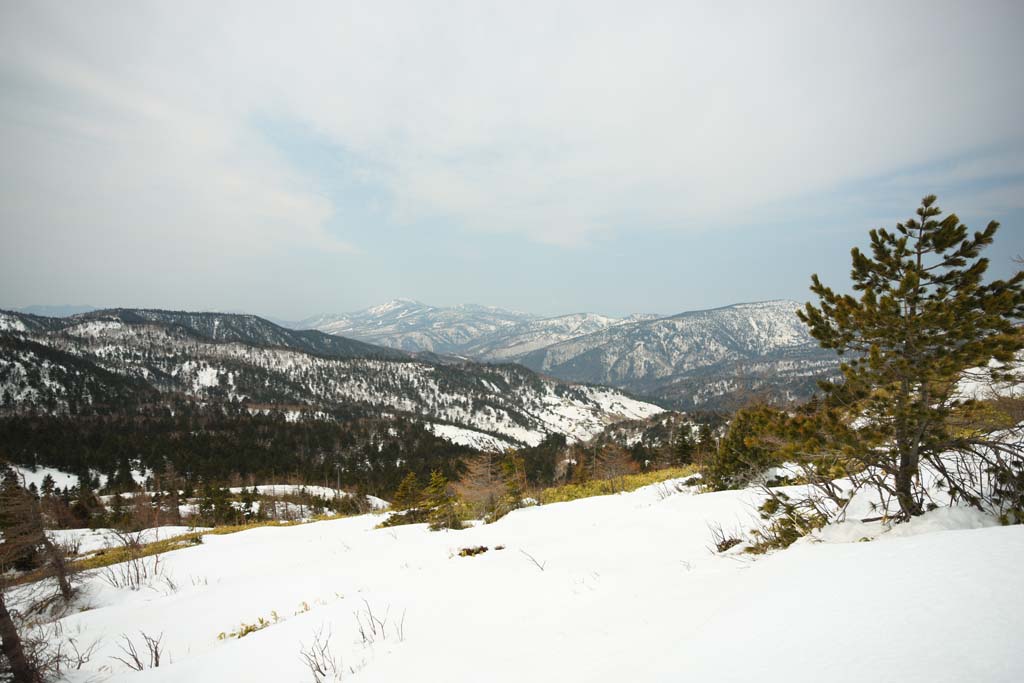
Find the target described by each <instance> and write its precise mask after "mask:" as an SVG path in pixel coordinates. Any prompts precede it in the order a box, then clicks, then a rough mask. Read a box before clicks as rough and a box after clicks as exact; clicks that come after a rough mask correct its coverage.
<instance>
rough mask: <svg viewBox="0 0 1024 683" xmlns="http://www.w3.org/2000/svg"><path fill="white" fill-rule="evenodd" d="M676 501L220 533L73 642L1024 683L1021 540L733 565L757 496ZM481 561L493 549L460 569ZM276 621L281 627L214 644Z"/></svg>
mask: <svg viewBox="0 0 1024 683" xmlns="http://www.w3.org/2000/svg"><path fill="white" fill-rule="evenodd" d="M666 490H667V489H666V487H659V486H651V487H645V488H643V489H639V490H638V491H635V492H633V493H629V494H620V495H616V496H603V497H597V498H589V499H584V500H578V501H573V502H571V503H560V504H552V505H545V506H540V507H532V508H526V509H523V510H518V511H515V512H513V513H512V514H510V515H508V516H507V517H505V518H503V519H501V520H499V521H498V522H497V523H495V524H491V525H486V526H484V525H478V526H475V527H474V528H472V529H468V530H465V531H460V532H434V533H432V532H429V531H427V530H426V529H425V527H424V526H422V525H417V526H408V527H396V528H391V529H375V528H374V527H375V525H376V524H377V523H378V522H379V521H380V519H381V518H380V517H379V516H373V515H369V516H362V517H355V518H349V519H342V520H336V521H328V522H320V523H316V524H309V525H302V526H293V527H287V528H273V527H262V528H258V529H254V530H251V531H245V532H242V533H237V534H231V535H226V536H212V535H208V536H206V537H205V539H204V540H205V542H204V543H203V545H201V546H197V547H194V548H188V549H186V550H181V551H177V552H173V553H168V554H166V555H164V556H163V557H162V558H161V563H162V564H163V565H164V567H165V569H166V571H167V572H168V573H169V574H170V575H172V576H173V579H174V582H175V584H176V585H177V586H178V589H177V590H176V591H173V590H169V589H167V588H166V587H163V588H160V587H155V588H154V589H151V590H150V589H144V590H141V591H138V592H132V591H127V590H116V589H113V588H111V587H110V586H108V585H106V584H104V583H103V582H102V581H100V580H98V579H92V580H91V581H90V582H89V583H88V585H87V587H86V592H85V597H84V602H85V603H86V604H87V605H89V606H91V609H89V610H87V611H83V612H80V613H76V614H73V615H71V616H68V617H67V618H65V619H64V623H63V626H64V631H65V633H75V634H80V636H79V637H81V638H84V639H86V640H91V639H96V638H98V639H100V645H99V647H98V649H97V655H96V656H95V657H94V658H93V662H92V663H91V664H90V665H89V667H91V669H92V670H91V671H82V672H77V673H76V674H75V677H74V678H73V679H72V680H76V681H85V680H95V677H96V674H97V673H100V674H101V676H102V675H105V674H103V673H102V672H99V671H98V668H99V667H101V666H105V667H109V668H110V672H109V675H110V678H109V680H112V681H135V680H139V681H222V680H245V681H308V680H312V677H311V676H310V674H309V671H308V669H306V668H305V666H304V665H303V663H302V661H301V659H300V656H299V652H300V649H301V648H302V647H303V645H306V646H308V645H309V644H310V643H311V642H312V639H313V634H314V632H315V631H316V630H317V629H320V628H322V627H326V628H329V629H330V631H331V633H332V637H331V641H330V642H331V649H332V652H333V654H334V655H335V657H336V658H337V659H338V660H340V662H341V663H342V666H343V668H344V670H345V680H350V679H351V680H357V681H377V682H384V681H396V680H409V679H412V678H415V679H417V680H425V681H479V680H486V681H509V682H511V681H515V682H516V683H520V682H521V681H522V680H558V681H627V680H652V681H669V680H672V681H677V680H699V681H749V680H758V681H786V682H787V683H791V682H793V681H819V680H822V679H828V680H830V681H897V680H898V681H952V680H978V681H1016V680H1022V679H1024V652H1022V650H1021V648H1020V647H1019V643H1018V642H1017V638H1016V636H1015V633H1016V632H1017V630H1019V629H1018V627H1019V615H1020V614H1021V613H1024V594H1022V593H1021V591H1019V590H1017V589H1016V586H1017V583H1018V580H1019V568H1020V566H1021V564H1022V562H1024V527H1020V526H1018V527H996V528H970V529H969V530H963V529H962V527H978V526H981V525H982V522H980V521H979V519H978V518H977V517H976V516H975V515H974V514H973V513H971V512H970V511H966V512H964V511H937V512H933V513H929V515H926V516H925V517H923V518H921V519H920V520H915V522H914V523H913V524H910V525H906V526H904V527H897V529H899V530H900V533H898V534H896V533H893V532H889V533H888V534H885V535H884V536H883V538H884V541H883V540H882V539H879V540H878V541H875V542H870V543H857V542H849V543H815V542H810V541H803V542H800V543H798V544H797V545H795V546H793V547H791V548H790V549H788V550H786V551H782V552H778V553H774V554H772V555H769V556H766V557H762V558H757V559H754V558H750V557H748V556H744V555H741V554H739V553H731V554H727V555H725V556H716V555H712V554H711V553H710V552H709V551H708V548H707V546H708V545H709V544H710V533H709V530H708V524H709V522H713V521H717V522H720V523H721V524H722V525H723V526H725V527H726V528H730V527H743V528H749V527H750V526H751V525H752V521H751V517H752V516H753V510H754V508H753V505H754V504H755V503H756V502H757V494H756V493H754V492H753V491H727V492H722V493H713V494H702V495H692V494H690V493H686V492H683V493H676V494H674V495H670V496H666V495H665V491H666ZM877 531H881V529H880V528H879V529H877ZM876 535H877V534H876ZM850 536H852V534H850ZM835 540H853V539H852V538H837V539H835ZM477 545H485V546H488V547H490V548H491V550H490V551H488V552H486V553H483V554H482V555H478V556H475V557H459V556H458V555H457V553H458V550H459V549H460V548H463V547H470V546H477ZM496 545H504V546H505V548H504V549H503V550H495V549H494V548H495V546H496ZM525 553H529V555H531V556H532V557H533V558H535V559H536V561H537V563H539V564H541V565H543V569H541V568H540V567H539V566H537V564H535V563H534V562H533V561H532V560H531V559H530V558H529V557H527V555H526V554H525ZM304 606H308V610H307V609H306V608H305V607H304ZM367 606H369V608H370V609H372V610H373V612H374V614H375V615H376V616H377V617H378V618H383V616H384V615H385V614H386V615H387V623H386V625H385V627H384V630H385V633H386V634H387V638H386V639H383V638H378V640H377V642H376V643H374V644H372V645H369V644H366V643H363V642H362V641H361V639H360V636H359V634H358V629H357V622H356V615H357V614H360V613H363V614H365V610H366V609H367ZM275 611H276V612H277V614H278V616H279V621H278V622H277V623H273V622H272V621H271V615H272V613H273V612H275ZM403 614H404V640H403V639H400V638H399V636H398V634H397V632H396V631H395V624H396V622H397V621H399V620H400V619H401V617H402V615H403ZM260 617H263V618H264V619H267V620H268V621H271V623H270V625H269V626H268V627H266V628H264V629H262V630H259V631H257V632H254V633H251V634H249V635H247V636H246V637H244V638H242V639H234V638H226V639H223V640H218V639H217V635H218V634H219V633H221V632H227V633H229V632H231V631H232V630H234V629H237V628H238V627H239V624H240V623H241V622H246V623H255V622H257V620H258V619H259V618H260ZM363 620H364V622H365V616H364V617H363ZM139 631H145V632H146V633H149V634H151V635H156V634H159V633H163V634H164V635H163V643H164V648H165V662H167V663H166V664H164V665H162V666H161V667H160V668H159V669H155V670H149V671H145V672H142V673H136V672H131V671H128V670H126V669H125V668H124V667H123V666H121V665H120V664H118V663H117V662H114V661H113V660H111V659H110V656H111V655H116V654H119V652H118V650H117V648H116V641H117V639H118V638H119V637H120V634H122V633H127V634H130V635H132V634H138V632H139ZM325 632H326V631H325ZM351 670H355V673H354V674H353V673H352V671H351Z"/></svg>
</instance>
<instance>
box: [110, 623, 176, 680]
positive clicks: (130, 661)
mask: <svg viewBox="0 0 1024 683" xmlns="http://www.w3.org/2000/svg"><path fill="white" fill-rule="evenodd" d="M139 635H141V636H142V643H143V645H144V646H145V651H144V652H140V651H139V648H137V647H136V646H135V643H134V642H132V639H131V638H129V637H128V635H127V634H125V633H122V634H121V639H122V640H124V643H119V644H118V647H119V648H120V650H121V652H122V653H124V657H116V656H113V655H111V657H110V658H111V659H115V660H117V661H119V662H121V663H122V664H124V665H125V666H127V667H128V668H129V669H131V670H133V671H142V670H143V669H156V668H158V667H159V666H160V657H161V655H162V654H163V645H162V644H161V642H160V641H161V640H163V637H164V634H163V633H161V634H160V635H159V636H156V637H153V636H151V635H149V634H147V633H146V632H145V631H139Z"/></svg>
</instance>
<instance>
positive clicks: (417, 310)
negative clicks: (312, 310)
mask: <svg viewBox="0 0 1024 683" xmlns="http://www.w3.org/2000/svg"><path fill="white" fill-rule="evenodd" d="M533 319H534V316H531V315H529V314H525V313H516V312H513V311H506V310H503V309H500V308H493V307H488V306H474V305H464V306H455V307H452V308H443V307H437V306H428V305H427V304H423V303H420V302H418V301H413V300H411V299H395V300H393V301H389V302H387V303H385V304H381V305H379V306H373V307H371V308H367V309H364V310H362V311H357V312H355V313H344V314H339V315H323V316H316V317H313V318H307V319H305V320H302V321H299V322H297V323H295V326H296V327H297V328H303V329H306V328H308V329H317V330H320V331H322V332H327V333H328V334H336V335H340V336H344V337H351V338H353V339H359V340H361V341H366V342H370V343H372V344H380V345H381V346H387V347H390V348H394V349H401V350H403V351H433V352H435V353H458V352H460V350H461V349H462V348H464V347H465V346H466V345H467V344H471V343H473V342H475V341H477V340H480V339H482V338H485V337H488V336H490V335H494V334H498V333H501V332H503V331H505V330H507V329H509V328H512V327H515V326H517V325H519V324H521V323H524V322H528V321H530V320H533Z"/></svg>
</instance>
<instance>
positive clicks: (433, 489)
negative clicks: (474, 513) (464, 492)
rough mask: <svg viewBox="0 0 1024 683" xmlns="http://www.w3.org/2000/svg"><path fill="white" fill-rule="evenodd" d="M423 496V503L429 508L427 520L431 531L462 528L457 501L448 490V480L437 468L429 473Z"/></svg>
mask: <svg viewBox="0 0 1024 683" xmlns="http://www.w3.org/2000/svg"><path fill="white" fill-rule="evenodd" d="M423 497H424V503H425V504H426V506H427V507H429V508H430V513H429V515H428V521H429V523H430V530H431V531H439V530H441V529H461V528H462V517H461V515H460V514H459V507H458V501H457V499H456V498H455V496H454V495H453V494H452V493H451V491H449V490H448V480H447V479H446V478H445V476H444V475H443V474H441V473H440V472H438V471H437V470H434V471H433V472H431V473H430V483H429V484H427V488H426V489H425V490H424V492H423Z"/></svg>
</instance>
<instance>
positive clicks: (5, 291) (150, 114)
mask: <svg viewBox="0 0 1024 683" xmlns="http://www.w3.org/2000/svg"><path fill="white" fill-rule="evenodd" d="M1022 31H1024V3H1020V2H1012V1H1011V2H987V1H975V2H960V3H950V2H870V1H869V2H823V1H820V0H819V1H815V2H784V3H772V6H769V4H768V3H761V2H752V3H741V2H706V3H704V2H686V3H684V2H628V3H627V2H618V3H604V2H597V1H594V0H589V1H584V2H569V3H561V2H552V1H551V0H547V1H545V2H531V1H529V0H527V1H517V2H443V3H424V2H389V1H386V0H375V1H374V2H352V3H349V2H342V1H339V0H334V1H331V2H315V1H313V0H307V1H304V2H300V3H293V2H271V1H263V2H251V1H246V2H231V1H223V2H220V1H219V2H216V3H209V2H191V1H179V2H173V3H172V2H147V1H140V0H131V1H128V0H125V1H123V2H112V1H102V2H101V1H98V0H97V1H93V2H76V3H68V2H49V1H46V0H34V1H33V2H30V3H29V2H21V1H20V0H0V45H2V48H0V149H2V150H3V151H2V153H0V308H20V307H24V306H29V305H61V304H89V305H94V306H100V307H113V306H132V307H157V308H169V309H188V310H221V311H245V312H253V313H258V314H262V315H269V316H274V317H276V318H280V319H286V320H297V319H300V318H304V317H307V316H311V315H314V314H318V313H329V312H343V311H352V310H357V309H361V308H364V307H367V306H371V305H374V304H377V303H381V302H383V301H386V300H389V299H392V298H396V297H404V298H412V299H417V300H420V301H424V302H427V303H430V304H433V305H439V306H448V305H455V304H460V303H477V304H485V305H495V306H501V307H504V308H510V309H515V310H521V311H529V312H533V313H537V314H546V315H557V314H560V313H568V312H575V311H593V312H601V313H606V314H611V315H622V314H628V313H633V312H645V313H662V314H672V313H677V312H681V311H685V310H693V309H700V308H710V307H716V306H722V305H727V304H731V303H735V302H741V301H757V300H764V299H779V298H791V299H796V300H800V301H804V300H807V299H808V297H809V296H810V295H809V292H808V289H807V288H808V285H809V282H810V275H811V273H815V272H816V273H819V274H820V275H821V277H822V279H823V281H825V283H826V284H830V285H833V286H835V287H837V288H839V289H842V288H844V287H845V286H846V283H848V277H849V267H850V263H849V260H850V259H849V252H850V248H851V247H853V246H861V247H863V246H865V245H866V243H867V232H868V230H869V229H870V228H874V227H890V228H891V227H893V226H894V224H895V223H896V222H897V221H900V220H905V219H907V218H910V217H912V216H913V211H914V209H915V208H916V207H917V206H918V203H919V201H920V199H921V197H923V196H924V195H926V194H932V193H934V194H937V195H938V196H939V204H940V206H942V207H943V208H944V209H946V210H947V211H952V212H955V213H957V215H958V216H959V217H960V218H961V219H962V220H963V221H964V222H965V223H966V224H967V225H968V226H970V227H971V228H972V229H982V228H983V227H984V226H985V224H986V223H987V222H988V221H989V220H993V219H995V220H998V221H1000V223H1001V224H1002V229H1001V231H1000V233H999V235H998V236H997V239H996V243H995V244H994V245H993V246H992V247H991V248H990V249H989V250H988V252H987V256H989V258H991V260H992V267H991V271H990V272H991V273H992V275H993V277H1006V276H1008V275H1010V274H1011V273H1013V272H1015V271H1016V270H1017V268H1019V265H1017V264H1015V263H1014V262H1013V260H1012V259H1013V257H1014V256H1015V255H1022V254H1024V123H1022V122H1024V78H1021V75H1020V70H1021V67H1022V66H1024V41H1021V40H1020V35H1021V33H1022Z"/></svg>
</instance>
